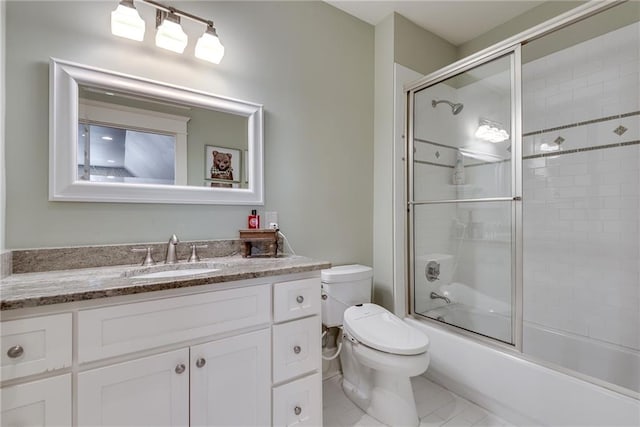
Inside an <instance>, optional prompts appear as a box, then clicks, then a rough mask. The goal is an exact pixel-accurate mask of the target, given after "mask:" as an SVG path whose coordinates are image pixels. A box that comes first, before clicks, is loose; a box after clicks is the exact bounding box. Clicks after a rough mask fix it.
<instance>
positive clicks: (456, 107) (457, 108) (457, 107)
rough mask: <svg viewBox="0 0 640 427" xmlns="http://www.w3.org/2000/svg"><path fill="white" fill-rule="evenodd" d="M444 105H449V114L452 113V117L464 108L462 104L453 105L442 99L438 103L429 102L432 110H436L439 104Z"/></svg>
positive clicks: (434, 101)
mask: <svg viewBox="0 0 640 427" xmlns="http://www.w3.org/2000/svg"><path fill="white" fill-rule="evenodd" d="M442 102H444V103H446V104H449V105H450V106H451V112H452V113H453V115H454V116H455V115H456V114H458V113H459V112H460V111H462V109H463V108H464V105H462V104H454V103H453V102H451V101H447V100H446V99H442V100H440V101H436V100H435V99H434V100H433V101H431V106H432V107H433V108H436V105H438V104H440V103H442Z"/></svg>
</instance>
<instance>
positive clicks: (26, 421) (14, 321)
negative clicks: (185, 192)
mask: <svg viewBox="0 0 640 427" xmlns="http://www.w3.org/2000/svg"><path fill="white" fill-rule="evenodd" d="M34 313H35V314H34ZM319 313H320V279H319V272H317V271H311V272H306V273H297V274H292V275H280V276H276V277H265V278H261V279H249V280H245V281H238V282H226V283H225V284H224V285H222V286H220V285H214V284H212V285H204V286H202V287H193V288H187V289H185V290H184V292H183V291H181V290H175V289H172V290H168V291H166V292H165V291H162V292H157V293H149V294H139V295H135V296H132V297H128V296H127V297H118V299H117V300H113V299H109V298H105V299H101V300H94V301H88V302H84V301H82V302H79V303H72V304H61V305H59V306H55V305H54V306H50V307H43V308H38V310H36V311H35V312H34V311H29V310H26V311H24V316H21V312H20V310H15V311H12V313H11V316H10V317H9V318H8V319H7V317H6V316H5V314H3V322H2V323H0V325H1V326H2V333H3V334H4V333H5V332H6V331H9V332H10V333H7V334H5V335H9V336H14V335H20V334H22V335H25V336H27V337H29V339H30V340H31V341H24V340H22V341H21V342H35V343H40V344H39V345H38V346H35V348H39V349H45V350H39V351H40V353H39V354H45V353H46V355H47V357H41V356H38V355H34V352H33V351H30V352H27V351H26V349H25V351H24V355H23V356H22V357H23V360H22V362H23V364H22V365H21V364H20V363H18V361H16V360H13V359H15V358H13V359H12V360H9V361H8V362H6V363H5V359H6V358H5V357H3V359H2V361H3V363H2V365H1V366H2V373H3V383H2V388H1V389H0V392H1V399H2V401H1V404H2V425H3V426H4V425H34V424H37V425H43V426H58V425H73V426H82V427H84V426H124V425H126V426H150V425H154V426H160V425H167V426H169V425H171V426H189V425H192V426H268V425H274V426H284V425H287V426H293V425H300V426H302V425H305V426H321V425H322V392H321V389H322V382H321V375H320V371H321V348H320V344H321V342H320V341H321V339H320V333H321V323H320V316H319ZM5 319H7V320H5ZM60 334H62V335H61V336H62V338H60V339H57V340H54V341H53V344H51V345H49V344H47V342H49V341H50V340H49V341H47V339H46V337H47V336H51V337H53V336H56V337H57V336H60ZM72 342H73V346H72ZM11 344H12V345H11V347H14V346H15V345H16V344H15V343H13V342H12V343H11ZM6 346H9V344H8V343H7V341H6V337H5V336H4V335H3V341H2V351H3V353H6V352H7V351H9V348H5V347H6ZM31 347H32V345H31V344H29V346H28V348H31ZM72 348H73V349H74V350H73V353H72ZM43 352H44V353H43ZM28 353H29V354H28ZM27 355H28V356H29V357H30V359H28V358H27ZM48 358H51V359H52V361H49V360H46V359H48ZM10 359H11V358H10ZM27 359H28V360H27ZM42 359H45V360H42ZM24 363H26V365H25V364H24ZM5 368H6V369H5ZM72 384H73V386H72ZM43 408H44V409H43ZM45 409H46V410H45Z"/></svg>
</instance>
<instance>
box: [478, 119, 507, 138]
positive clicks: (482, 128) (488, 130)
mask: <svg viewBox="0 0 640 427" xmlns="http://www.w3.org/2000/svg"><path fill="white" fill-rule="evenodd" d="M475 135H476V138H480V139H484V140H485V141H489V142H494V143H497V142H502V141H506V140H507V139H509V133H508V132H507V131H506V130H505V129H504V126H503V125H502V124H500V123H498V122H494V121H493V120H489V119H480V124H479V126H478V130H476V133H475Z"/></svg>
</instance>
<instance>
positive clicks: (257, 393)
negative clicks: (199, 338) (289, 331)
mask: <svg viewBox="0 0 640 427" xmlns="http://www.w3.org/2000/svg"><path fill="white" fill-rule="evenodd" d="M270 372H271V346H270V334H269V330H268V329H265V330H261V331H257V332H251V333H247V334H243V335H238V336H235V337H231V338H226V339H221V340H218V341H213V342H210V343H206V344H201V345H197V346H194V347H191V425H192V426H267V425H269V424H270V421H271V392H270V391H271V378H270Z"/></svg>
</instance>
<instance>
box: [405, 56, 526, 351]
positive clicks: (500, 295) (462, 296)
mask: <svg viewBox="0 0 640 427" xmlns="http://www.w3.org/2000/svg"><path fill="white" fill-rule="evenodd" d="M517 54H518V52H516V51H511V52H508V53H503V54H502V55H501V56H499V57H497V58H494V59H492V60H490V61H487V62H484V63H483V64H481V65H477V66H474V67H473V68H467V69H466V70H463V71H462V72H458V73H457V74H454V75H450V76H444V77H443V79H441V80H436V81H434V82H433V83H431V84H430V83H426V84H425V86H423V87H420V88H418V89H415V90H412V91H409V99H410V116H409V129H408V131H409V138H408V140H409V144H410V145H409V147H411V148H410V149H409V150H408V152H409V156H408V158H409V208H410V209H409V212H410V213H409V216H410V218H409V224H410V228H411V229H410V233H409V235H410V236H411V237H410V238H411V243H410V244H411V260H412V266H413V267H412V270H413V271H412V293H411V305H412V312H413V314H415V315H419V316H424V317H427V318H430V319H434V320H436V321H440V322H444V323H446V324H449V325H453V326H456V327H458V328H462V329H465V330H468V331H471V332H474V333H477V334H481V335H484V336H487V337H490V338H493V339H497V340H499V341H502V342H505V343H508V344H514V343H515V335H516V328H515V326H514V325H515V323H514V308H515V301H516V299H515V291H514V290H515V282H516V280H515V277H516V276H515V272H514V269H513V267H512V266H513V264H514V262H513V260H514V255H513V254H514V247H515V246H514V245H515V239H514V232H513V230H514V219H515V217H516V215H515V213H516V212H515V209H516V208H517V205H516V203H517V200H518V198H517V197H516V191H515V190H516V187H517V183H516V180H515V178H514V177H515V176H517V174H515V173H514V171H513V169H514V162H512V155H513V153H514V151H515V150H516V147H515V145H516V144H514V141H515V138H514V137H513V135H515V134H516V133H515V128H516V126H515V123H514V120H513V117H515V114H514V112H515V110H514V109H515V107H516V103H515V102H514V99H515V93H516V90H515V87H516V79H515V71H514V70H515V63H516V55H517Z"/></svg>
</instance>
